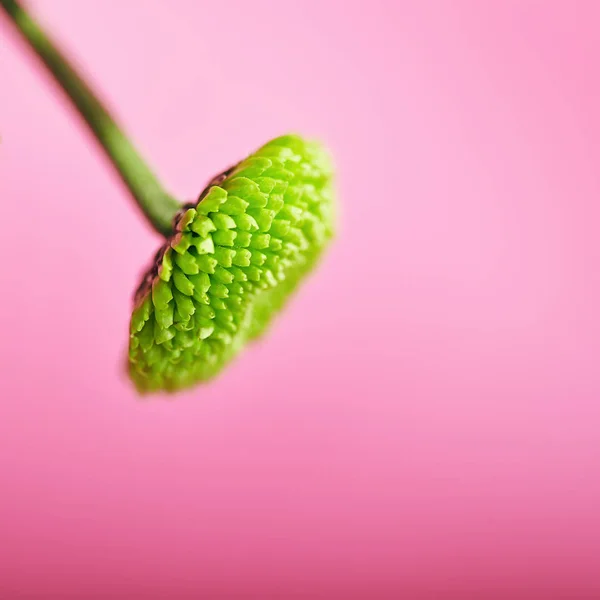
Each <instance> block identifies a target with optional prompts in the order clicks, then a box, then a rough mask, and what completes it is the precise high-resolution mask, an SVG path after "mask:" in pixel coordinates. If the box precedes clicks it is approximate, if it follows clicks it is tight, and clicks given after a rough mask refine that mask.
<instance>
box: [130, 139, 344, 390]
mask: <svg viewBox="0 0 600 600" xmlns="http://www.w3.org/2000/svg"><path fill="white" fill-rule="evenodd" d="M331 178H332V170H331V165H330V162H329V157H328V156H327V153H326V152H325V151H324V150H323V148H322V147H321V146H320V145H319V144H317V143H316V142H307V141H305V140H303V139H301V138H300V137H297V136H285V137H280V138H277V139H275V140H273V141H271V142H269V143H268V144H266V145H265V146H263V147H262V148H261V149H260V150H258V151H257V152H255V153H254V154H253V155H251V156H250V157H249V158H247V159H246V160H244V161H242V162H241V163H239V164H238V165H236V166H235V167H234V168H233V169H230V170H229V171H227V172H226V173H224V174H223V175H222V176H221V177H219V178H216V179H215V180H213V182H211V185H209V186H208V187H207V188H206V189H205V190H204V192H203V193H202V195H201V196H200V199H199V201H198V203H197V204H196V205H195V206H193V207H187V208H186V209H184V210H182V211H181V213H180V215H179V217H178V219H177V222H176V225H175V233H174V235H173V236H172V237H170V238H169V239H168V240H167V242H166V244H165V245H164V246H163V248H161V250H160V251H159V253H158V256H157V260H156V262H155V265H154V266H153V268H152V269H151V270H150V271H149V272H148V273H147V275H146V277H145V278H144V281H143V282H142V285H141V286H140V289H139V290H138V293H137V295H136V300H135V308H134V311H133V315H132V319H131V329H130V332H131V335H130V344H129V373H130V375H131V377H132V379H133V381H134V382H135V384H136V386H137V388H138V389H139V390H140V391H142V392H148V391H156V390H169V391H174V390H177V389H180V388H184V387H188V386H190V385H193V384H195V383H197V382H200V381H205V380H207V379H209V378H211V377H212V376H214V375H215V374H217V373H218V372H219V371H220V370H221V368H222V367H223V366H224V365H225V364H226V363H227V362H228V361H229V360H230V359H231V358H232V357H234V356H235V355H236V354H237V353H238V352H239V351H240V349H241V348H242V347H243V346H244V344H245V343H246V342H247V341H248V340H251V339H252V338H255V337H256V336H258V335H260V334H261V333H262V331H263V330H264V329H265V327H266V326H267V325H268V323H269V321H270V320H271V318H272V317H273V315H274V314H275V313H276V312H277V311H278V309H279V308H280V307H281V306H282V305H283V304H284V302H285V301H286V299H287V297H288V296H289V295H290V293H291V292H292V291H293V290H294V289H295V287H296V286H297V284H298V282H299V281H300V280H301V279H302V278H303V276H304V275H306V273H307V272H308V271H309V270H310V269H311V267H312V266H313V264H314V263H315V261H316V260H317V259H318V258H319V256H320V254H321V252H322V251H323V249H324V247H325V246H326V244H327V242H328V241H329V239H330V238H331V236H332V233H333V231H332V229H333V199H332V181H331Z"/></svg>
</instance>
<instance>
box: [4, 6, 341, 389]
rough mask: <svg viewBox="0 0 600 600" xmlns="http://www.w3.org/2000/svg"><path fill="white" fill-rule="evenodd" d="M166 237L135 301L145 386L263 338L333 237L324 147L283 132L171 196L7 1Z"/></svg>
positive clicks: (140, 384) (196, 370)
mask: <svg viewBox="0 0 600 600" xmlns="http://www.w3.org/2000/svg"><path fill="white" fill-rule="evenodd" d="M0 7H1V8H3V9H4V11H5V12H6V14H7V15H8V16H9V18H10V19H11V20H12V22H13V23H14V24H15V26H16V27H17V29H18V30H19V31H20V33H21V34H22V36H23V38H24V39H25V40H26V41H27V42H28V44H29V45H30V47H31V48H32V49H33V50H34V52H35V53H36V54H37V56H38V57H39V58H40V59H41V61H42V62H43V63H44V64H45V66H46V67H47V69H48V70H49V72H50V73H51V74H52V75H53V76H54V79H55V80H56V81H57V83H58V84H59V85H60V86H61V88H62V89H63V90H64V92H65V93H66V94H67V96H68V98H69V99H70V100H71V101H72V103H73V105H74V106H75V108H76V109H77V111H78V112H79V114H80V115H81V117H82V118H83V119H84V121H85V123H86V124H87V125H88V127H89V128H90V130H91V131H92V133H93V134H94V136H95V138H96V140H97V141H98V142H99V144H100V146H101V147H102V148H103V150H104V151H105V152H106V154H107V155H108V157H109V158H110V160H111V162H112V164H113V165H114V167H115V168H116V170H117V172H118V173H119V175H120V177H121V179H122V180H123V182H124V183H125V185H126V186H127V188H128V189H129V191H130V193H131V196H132V198H133V199H134V200H135V201H136V203H137V204H138V206H139V207H140V209H141V211H142V213H143V214H144V215H145V217H146V218H147V220H148V222H149V223H150V224H151V225H152V227H153V228H154V229H155V230H156V231H158V232H159V233H160V234H161V235H163V236H165V238H166V239H165V242H164V244H163V246H162V247H161V248H160V250H159V252H158V253H157V255H156V258H155V260H154V262H153V264H152V265H151V267H150V269H149V270H148V271H147V273H146V274H145V276H144V277H143V280H142V283H141V285H140V286H139V288H138V291H137V293H136V296H135V302H134V309H133V314H132V318H131V327H130V344H129V374H130V376H131V378H132V380H133V382H134V383H135V385H136V387H137V389H138V390H139V391H140V392H150V391H159V390H167V391H175V390H178V389H181V388H185V387H189V386H191V385H193V384H195V383H197V382H200V381H205V380H207V379H210V378H211V377H213V376H214V375H216V374H217V373H218V372H219V371H220V370H221V369H222V368H223V366H224V365H226V364H227V362H228V361H229V360H230V359H232V358H233V357H234V356H235V355H236V354H237V353H238V352H239V351H240V350H241V349H242V348H243V347H244V345H245V344H246V343H247V342H248V341H249V340H252V339H254V338H256V337H257V336H259V335H260V334H261V333H262V332H263V331H264V330H265V328H266V326H267V325H268V324H269V322H270V321H271V319H272V318H273V316H274V315H275V314H276V313H277V312H278V311H279V309H280V308H281V307H282V306H283V305H284V304H285V302H286V300H287V299H288V297H289V295H290V294H291V293H292V292H293V291H294V290H295V288H296V287H297V285H298V284H299V282H300V281H301V280H302V279H303V278H304V277H305V276H306V274H307V273H309V272H310V270H311V269H312V267H313V266H314V264H315V263H316V261H317V260H318V258H319V257H320V255H321V254H322V252H323V250H324V248H325V247H326V245H327V243H328V242H329V240H330V239H331V238H332V236H333V229H334V210H333V209H334V207H333V190H332V168H331V164H330V160H329V157H328V155H327V152H326V151H325V149H324V148H323V147H322V146H321V145H320V144H318V143H317V142H313V141H306V140H304V139H302V138H301V137H299V136H296V135H288V136H283V137H279V138H277V139H275V140H272V141H271V142H269V143H267V144H266V145H264V146H263V147H262V148H260V149H259V150H257V151H256V152H255V153H254V154H252V155H251V156H249V157H248V158H246V159H245V160H243V161H241V162H240V163H238V164H237V165H235V166H234V167H232V168H230V169H228V170H227V171H225V172H224V173H222V174H221V175H219V176H218V177H216V178H214V179H213V180H212V181H211V182H210V183H209V185H208V186H207V187H206V188H205V189H204V190H203V192H202V193H201V194H200V196H199V199H198V201H197V202H196V203H194V204H191V205H182V204H181V203H180V202H178V201H177V200H175V199H174V198H173V197H172V196H171V195H170V194H168V193H167V192H166V191H165V190H164V188H163V186H162V185H161V184H160V182H159V181H158V180H157V179H156V177H155V175H154V174H153V172H152V171H151V169H150V168H149V167H148V166H147V165H146V163H145V162H144V161H143V160H142V158H141V157H140V155H139V153H138V152H137V151H136V149H135V148H134V146H133V144H132V143H131V142H130V140H129V138H128V137H127V136H126V135H125V134H124V133H123V130H122V129H121V128H120V127H119V126H118V125H117V123H116V121H115V119H114V118H113V117H112V116H111V114H110V113H109V111H108V110H107V109H106V108H105V107H104V106H103V104H102V103H101V102H100V101H99V100H98V97H97V96H96V94H95V93H94V92H93V91H92V90H91V89H90V87H89V86H88V85H87V84H86V82H85V81H84V80H83V78H82V77H81V76H80V75H79V74H78V73H77V72H76V71H75V69H74V68H73V67H72V66H71V65H70V64H69V62H68V61H67V59H66V58H65V56H64V55H63V54H62V53H61V52H60V51H59V50H58V48H57V47H56V45H55V44H54V43H53V42H52V41H51V40H50V39H49V38H48V36H47V35H46V34H45V33H44V32H43V30H42V29H41V28H40V26H39V25H38V24H37V23H36V22H35V21H34V20H33V19H32V18H31V16H30V15H29V14H28V13H27V12H26V11H25V9H24V8H23V7H22V6H21V5H20V4H19V3H18V2H17V1H16V0H0Z"/></svg>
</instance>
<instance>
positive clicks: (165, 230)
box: [0, 0, 181, 235]
mask: <svg viewBox="0 0 600 600" xmlns="http://www.w3.org/2000/svg"><path fill="white" fill-rule="evenodd" d="M0 8H2V9H3V10H4V11H5V12H6V14H7V15H8V17H9V18H10V20H11V21H12V22H13V23H14V25H15V26H16V28H17V29H18V30H19V33H20V34H21V35H22V37H23V38H24V39H25V40H26V42H27V43H28V44H29V46H30V47H31V48H32V50H33V51H34V52H35V53H36V54H37V56H38V57H39V58H40V59H41V61H42V62H43V63H44V65H45V66H46V67H47V69H48V71H49V72H50V73H51V74H52V76H53V77H54V79H55V80H56V82H57V83H58V84H59V85H60V87H61V88H62V90H63V91H64V92H65V94H66V95H67V97H68V98H69V99H70V100H71V102H72V103H73V105H74V106H75V108H76V109H77V111H78V112H79V114H80V115H81V117H82V118H83V119H84V121H85V122H86V124H87V125H88V127H89V128H90V130H91V131H92V133H93V134H94V136H95V137H96V139H97V141H98V142H99V144H100V146H101V147H102V149H103V150H104V152H105V153H106V155H107V156H108V158H109V159H110V161H111V163H112V164H113V166H114V167H115V169H116V170H117V172H118V173H119V176H120V177H121V179H122V180H123V182H124V183H125V185H126V186H127V188H128V189H129V191H130V192H131V195H132V196H133V198H134V200H135V201H136V202H137V204H138V206H139V207H140V208H141V209H142V211H143V213H144V215H145V216H146V218H147V219H148V221H149V222H150V223H151V225H152V226H153V227H154V229H156V231H158V232H159V233H161V234H163V235H169V234H170V233H171V232H172V222H173V217H174V216H175V214H176V212H177V211H178V210H179V208H180V207H181V205H180V203H179V202H178V201H177V200H175V199H174V198H173V197H172V196H170V195H169V194H168V193H167V192H166V191H165V190H164V188H163V186H162V185H161V184H160V182H159V181H158V179H157V178H156V176H155V175H154V174H153V173H152V171H151V170H150V168H149V167H148V165H147V164H146V163H145V161H144V160H143V159H142V158H141V156H140V155H139V154H138V152H137V150H136V149H135V147H134V146H133V144H132V143H131V142H130V140H129V138H128V137H127V136H126V135H125V133H124V132H123V131H122V129H121V128H120V127H119V126H118V125H117V123H116V122H115V120H114V118H113V117H112V116H111V114H110V113H109V111H108V110H107V109H106V108H105V107H104V106H103V104H102V103H101V101H100V100H99V99H98V97H97V96H96V94H95V93H94V92H93V91H92V90H91V89H90V87H89V86H88V85H87V84H86V83H85V81H84V80H83V79H82V77H81V76H80V75H78V73H77V72H76V70H75V68H74V67H73V66H72V65H71V64H69V61H68V60H67V59H66V57H65V56H64V55H63V54H62V53H61V52H60V50H59V49H58V48H57V47H56V45H55V44H54V43H53V42H52V41H51V40H50V39H49V37H48V36H47V35H46V34H45V33H44V31H43V30H42V28H41V27H40V26H39V25H38V24H37V23H36V22H35V21H34V19H32V17H31V16H30V15H29V14H28V13H27V11H26V9H25V8H24V7H23V6H21V5H20V3H19V2H18V1H17V0H0Z"/></svg>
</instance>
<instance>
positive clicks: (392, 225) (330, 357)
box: [0, 0, 600, 600]
mask: <svg viewBox="0 0 600 600" xmlns="http://www.w3.org/2000/svg"><path fill="white" fill-rule="evenodd" d="M30 6H31V7H32V9H33V10H34V11H35V14H36V15H38V16H39V18H40V20H42V21H43V22H44V23H45V24H46V25H47V26H48V27H49V28H50V29H51V30H52V31H53V32H54V33H55V35H56V37H57V39H59V40H60V42H61V43H62V44H63V46H64V47H65V48H66V49H67V50H69V51H70V52H71V53H72V55H73V56H74V57H76V59H77V61H78V63H79V64H80V65H82V67H83V68H84V69H85V70H86V72H87V73H89V75H90V77H91V78H92V79H93V81H94V82H95V83H96V84H97V86H98V87H99V88H100V89H101V90H102V92H103V94H104V96H105V97H106V98H107V100H108V101H109V103H110V104H111V105H112V106H113V107H115V111H116V112H117V113H118V115H119V116H120V118H121V120H122V121H123V123H124V124H125V125H126V127H127V128H128V129H129V131H130V132H131V134H132V135H133V137H134V138H135V140H136V141H137V143H138V145H139V147H140V148H141V149H142V150H143V151H144V152H145V153H146V154H147V156H148V158H149V160H150V162H151V163H153V164H154V165H155V166H156V167H157V170H158V171H159V172H160V174H161V175H162V176H163V177H164V179H165V180H166V182H167V183H168V184H169V185H170V187H171V189H172V190H173V191H174V192H175V193H176V194H178V195H180V196H181V197H184V198H186V199H190V200H191V199H193V198H194V197H195V196H196V195H197V194H198V192H199V191H200V189H201V188H202V187H203V185H204V184H205V182H206V181H207V180H208V179H209V178H210V177H211V176H212V175H214V174H215V173H216V172H218V171H220V170H222V169H223V168H224V167H226V166H228V165H229V164H230V163H231V162H232V161H235V160H237V159H239V158H241V157H243V156H244V155H245V154H247V153H248V152H250V151H252V150H253V149H254V148H256V147H258V146H259V145H261V144H262V143H263V142H265V141H266V140H267V139H269V138H270V137H273V136H275V135H278V134H280V133H285V132H288V131H298V132H302V133H305V134H307V135H314V136H318V137H320V138H322V139H323V140H325V141H326V142H327V143H328V144H329V145H330V146H331V148H332V151H333V153H334V155H335V159H336V162H337V165H338V170H339V180H338V187H339V200H340V206H341V228H340V235H339V238H338V240H337V243H336V245H335V246H334V247H333V248H332V250H331V251H330V252H329V253H328V255H327V257H326V260H325V261H324V262H323V264H322V266H321V268H320V269H319V270H318V272H317V273H316V274H315V276H314V277H312V279H311V280H310V281H309V282H308V283H307V285H306V286H305V287H304V288H303V289H302V291H301V293H300V294H299V295H298V296H297V298H296V299H295V301H294V302H293V304H292V305H291V306H290V308H289V310H288V311H287V312H286V313H285V315H284V316H283V317H282V318H281V319H280V320H279V321H278V323H277V325H276V327H275V328H274V329H273V331H272V332H271V334H270V335H269V336H268V338H267V339H265V340H264V342H262V343H261V344H258V345H256V346H254V347H252V348H251V349H250V350H249V351H247V352H246V353H245V354H244V355H243V356H242V358H241V359H240V360H238V361H237V362H236V363H235V364H234V365H233V366H232V367H231V368H230V369H229V370H228V371H227V372H226V373H225V374H224V375H223V376H222V377H221V378H220V379H219V380H218V381H216V382H215V383H214V384H212V385H210V386H208V387H202V388H198V389H196V390H194V391H192V392H190V393H187V394H182V395H181V396H179V397H178V398H177V399H176V400H175V401H172V402H167V401H164V400H163V399H160V398H159V399H152V400H151V401H149V402H140V401H138V400H137V398H136V396H135V394H134V392H133V390H132V387H131V386H130V385H129V383H128V382H127V380H126V379H125V378H124V376H123V373H122V363H123V357H124V350H125V347H126V343H127V325H128V317H129V311H130V305H131V297H132V293H133V290H134V288H135V286H136V282H137V279H138V276H139V274H140V273H141V271H142V269H143V268H144V267H145V266H146V264H147V262H148V260H149V259H150V257H151V255H152V254H153V252H154V251H155V249H156V247H157V244H158V243H159V240H158V238H157V237H156V236H155V235H153V234H152V233H151V232H150V231H149V230H148V229H147V228H146V226H145V225H144V224H143V223H142V221H141V220H140V219H139V217H138V214H137V213H136V211H135V209H134V208H133V207H132V205H131V203H130V201H129V199H128V197H127V195H126V193H125V191H124V190H123V188H122V187H121V185H120V183H119V181H118V180H117V178H116V177H115V175H114V174H113V173H112V171H111V170H110V169H109V168H108V166H107V164H106V161H105V160H104V158H103V157H102V156H101V154H100V153H99V151H98V149H97V148H96V146H95V145H94V144H93V143H92V141H91V139H90V137H89V135H88V134H87V131H86V130H85V129H84V128H83V127H82V126H81V124H80V122H79V121H78V120H77V119H76V118H75V117H74V115H73V114H72V113H71V111H70V109H69V107H68V105H67V103H66V102H65V100H64V99H63V98H62V96H61V95H60V94H59V93H58V92H57V91H56V89H55V88H54V86H53V85H51V83H50V81H49V79H48V78H47V77H46V76H45V74H44V73H43V72H42V71H41V69H40V68H39V67H38V66H37V63H36V62H35V61H34V60H32V58H31V56H30V55H29V54H28V53H27V52H26V49H25V47H24V46H23V44H22V43H21V42H20V40H19V39H18V38H17V36H16V35H15V33H14V32H13V31H12V29H11V28H10V27H9V26H8V25H7V23H6V22H5V21H4V20H2V19H0V82H1V83H0V87H1V89H0V136H1V144H0V214H1V223H0V239H1V240H2V246H3V252H4V258H3V261H2V277H1V284H0V286H1V294H0V332H1V334H0V398H1V402H0V490H1V491H0V597H1V598H3V599H5V598H6V599H12V598H103V599H107V598H147V599H154V598H165V599H179V598H217V599H218V598H261V599H268V598H283V599H287V598H328V599H332V598H344V599H348V598H365V599H379V598H406V599H409V600H410V599H412V598H414V599H420V598H431V599H434V598H435V599H437V598H440V599H446V598H456V599H457V600H458V599H461V600H463V599H467V598H484V599H485V598H509V597H510V598H512V599H514V598H521V597H523V598H538V597H539V598H558V597H560V598H569V599H572V598H598V597H600V572H599V570H598V564H599V563H600V508H599V506H600V434H599V422H600V403H599V400H600V370H599V366H598V359H599V355H600V316H599V306H600V275H599V273H600V269H599V260H600V238H599V235H598V227H599V223H600V175H599V168H598V167H599V164H600V109H599V107H600V78H599V77H600V76H599V65H598V57H599V56H600V38H599V37H598V20H599V19H600V4H599V3H597V2H593V1H590V2H585V1H579V2H568V1H566V0H565V1H564V2H552V1H547V2H542V1H534V0H521V1H516V0H514V1H512V0H503V1H494V2H492V1H490V2H477V1H475V0H473V1H471V2H466V1H458V0H456V1H450V0H447V1H437V2H435V1H424V2H421V1H418V0H413V1H412V2H403V1H393V0H388V1H380V0H372V1H369V2H367V1H362V2H356V1H342V0H309V1H303V2H281V1H276V0H270V1H266V0H253V1H252V2H249V1H247V2H244V1H241V0H239V1H233V0H227V1H223V0H219V1H213V2H199V1H193V0H172V1H167V0H121V1H117V0H105V1H100V0H86V1H85V2H82V1H77V0H37V1H33V0H32V1H31V2H30ZM266 381H268V382H269V385H268V386H266V387H265V382H266Z"/></svg>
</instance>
